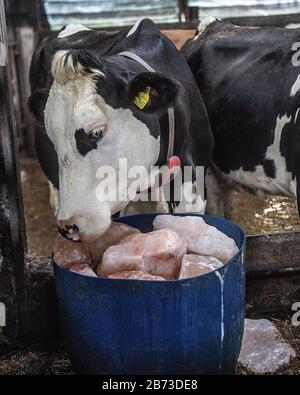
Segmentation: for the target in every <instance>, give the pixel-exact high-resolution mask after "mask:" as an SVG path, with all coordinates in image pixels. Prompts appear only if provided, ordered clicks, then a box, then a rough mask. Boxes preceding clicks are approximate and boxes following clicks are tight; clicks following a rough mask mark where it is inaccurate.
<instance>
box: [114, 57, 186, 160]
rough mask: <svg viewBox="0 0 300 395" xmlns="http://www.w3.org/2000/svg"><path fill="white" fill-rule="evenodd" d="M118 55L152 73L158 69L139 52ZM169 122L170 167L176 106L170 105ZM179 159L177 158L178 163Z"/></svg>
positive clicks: (168, 156) (168, 154) (168, 155)
mask: <svg viewBox="0 0 300 395" xmlns="http://www.w3.org/2000/svg"><path fill="white" fill-rule="evenodd" d="M118 55H120V56H124V57H126V58H129V59H132V60H135V61H136V62H137V63H139V64H141V65H142V66H143V67H145V69H146V70H148V71H150V72H151V73H155V72H156V71H155V70H154V69H153V68H152V67H151V66H150V65H149V64H148V63H147V62H145V61H144V60H143V59H142V58H140V57H139V56H138V55H137V54H135V53H133V52H129V51H124V52H120V53H119V54H118ZM168 121H169V122H168V123H169V143H168V152H167V164H168V166H169V167H172V165H171V162H172V159H173V155H174V138H175V115H174V107H173V106H172V107H168ZM178 161H179V159H178V160H176V161H175V162H176V164H177V163H178Z"/></svg>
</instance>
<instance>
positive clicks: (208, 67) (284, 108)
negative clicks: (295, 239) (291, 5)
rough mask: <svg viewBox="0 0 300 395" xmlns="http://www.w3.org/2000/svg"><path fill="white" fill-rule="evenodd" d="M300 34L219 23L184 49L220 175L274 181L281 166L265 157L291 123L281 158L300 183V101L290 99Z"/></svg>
mask: <svg viewBox="0 0 300 395" xmlns="http://www.w3.org/2000/svg"><path fill="white" fill-rule="evenodd" d="M299 34H300V29H284V28H269V27H268V28H261V29H253V28H251V27H240V26H235V25H232V24H231V23H230V22H225V21H215V22H214V23H212V24H210V25H209V28H208V29H206V31H205V34H203V35H201V36H200V37H199V38H198V39H197V40H190V41H188V42H187V43H186V44H185V45H184V46H183V47H182V53H183V54H184V56H185V58H186V59H187V61H188V63H189V66H190V67H191V69H192V72H193V74H194V76H195V79H196V81H197V84H198V87H199V88H200V91H201V93H202V95H203V98H204V102H205V105H206V108H207V111H208V115H209V118H210V121H211V125H212V130H213V134H214V137H215V149H214V154H213V160H214V162H215V164H216V165H217V166H218V167H219V169H220V170H221V171H223V172H225V173H229V172H230V171H232V170H237V169H239V168H243V170H246V171H254V170H255V168H256V167H257V166H259V165H262V166H263V167H264V170H265V172H266V174H267V176H268V177H270V178H274V177H275V176H276V163H275V162H274V161H270V160H266V159H265V157H266V152H267V150H268V147H269V146H270V145H271V144H272V143H273V142H274V131H275V129H276V126H278V127H279V126H280V120H282V118H283V117H287V119H289V117H291V121H290V122H286V124H285V125H284V127H283V129H282V131H281V135H280V142H279V154H280V155H281V156H283V157H284V158H285V163H286V171H288V172H291V173H292V175H295V174H296V178H298V179H300V165H299V166H297V157H299V153H300V133H298V131H299V130H300V127H299V124H298V123H299V122H298V121H297V122H296V123H295V121H293V119H295V114H296V113H297V111H298V109H299V107H300V95H295V96H293V97H292V96H291V87H292V86H293V85H294V83H295V81H296V80H297V78H298V75H299V67H295V66H294V65H293V62H292V57H293V55H294V54H295V51H293V50H292V48H293V44H294V43H295V42H296V41H298V39H299ZM280 76H282V77H280ZM277 122H279V123H278V125H277ZM299 189H300V187H299ZM287 192H289V191H287ZM299 202H300V197H299ZM299 210H300V205H299ZM299 212H300V211H299Z"/></svg>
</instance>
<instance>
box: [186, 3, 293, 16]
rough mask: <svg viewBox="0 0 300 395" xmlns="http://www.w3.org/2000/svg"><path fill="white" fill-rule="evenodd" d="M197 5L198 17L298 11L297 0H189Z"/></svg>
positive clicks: (193, 4) (262, 14)
mask: <svg viewBox="0 0 300 395" xmlns="http://www.w3.org/2000/svg"><path fill="white" fill-rule="evenodd" d="M189 5H190V6H198V7H199V17H200V18H203V17H206V16H210V15H213V16H216V17H218V18H230V17H241V16H268V15H287V14H296V13H299V12H300V1H297V0H190V1H189Z"/></svg>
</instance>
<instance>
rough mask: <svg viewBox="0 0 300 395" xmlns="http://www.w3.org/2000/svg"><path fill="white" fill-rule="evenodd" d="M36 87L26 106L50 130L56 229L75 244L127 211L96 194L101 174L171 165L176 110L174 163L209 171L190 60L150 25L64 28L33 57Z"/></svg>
mask: <svg viewBox="0 0 300 395" xmlns="http://www.w3.org/2000/svg"><path fill="white" fill-rule="evenodd" d="M124 51H127V52H130V53H131V54H132V53H133V54H136V55H138V57H139V59H141V60H142V61H144V62H145V64H147V65H148V66H150V67H151V68H152V69H154V70H155V72H150V71H148V70H146V68H145V65H143V64H141V62H138V61H136V60H134V59H132V58H128V57H127V56H123V55H120V53H121V52H124ZM30 81H31V87H32V96H31V97H30V99H29V107H30V109H31V111H32V113H33V114H34V115H35V117H36V118H37V120H38V121H39V123H40V125H41V126H44V130H43V131H39V132H37V136H36V148H37V153H38V158H39V161H40V163H41V166H42V168H43V169H44V171H45V173H46V175H47V176H48V178H49V179H50V181H51V182H52V184H53V185H54V186H55V187H56V188H57V189H59V209H58V214H57V220H58V226H59V228H60V231H61V233H62V234H63V235H64V236H66V237H67V238H69V239H72V240H74V241H78V240H91V239H94V238H96V237H98V236H100V235H101V234H102V233H103V232H105V231H106V229H107V228H108V226H109V225H110V222H111V215H113V214H114V213H116V212H118V211H119V210H121V209H123V208H124V207H125V206H126V205H127V204H128V202H124V201H105V199H104V201H103V199H99V196H98V197H97V196H96V189H97V185H98V183H99V180H98V179H97V177H96V174H97V170H98V169H99V168H101V167H103V166H112V167H113V168H114V169H115V170H116V171H117V172H119V171H120V169H119V168H118V166H119V162H118V160H119V159H120V158H126V159H127V161H128V167H132V166H135V165H139V166H144V167H145V168H146V169H150V167H151V166H153V165H164V164H166V162H167V149H168V140H169V136H168V134H169V118H168V108H169V107H170V106H173V108H174V121H175V133H174V150H173V152H174V155H176V156H178V157H179V158H180V161H181V165H182V166H185V165H189V166H193V167H194V166H205V167H206V166H207V165H208V162H209V160H210V157H211V152H212V146H213V136H212V133H211V129H210V124H209V121H208V117H207V113H206V109H205V106H204V104H203V100H202V97H201V95H200V93H199V91H198V88H197V85H196V83H195V80H194V78H193V76H192V73H191V71H190V70H189V67H188V65H187V64H186V61H185V59H184V57H183V56H182V55H181V54H180V53H179V52H178V51H177V49H176V48H175V46H174V45H173V44H172V43H171V41H170V40H169V39H168V38H167V37H165V36H164V35H163V34H161V33H160V31H159V29H158V27H157V26H156V25H155V24H154V23H153V22H152V21H151V20H148V19H144V20H142V21H139V22H137V23H136V24H135V25H134V26H133V27H132V28H131V29H124V30H121V31H119V32H97V31H94V30H90V29H87V28H85V27H84V26H81V25H69V26H66V27H65V28H64V29H62V30H61V31H60V33H59V34H58V35H57V36H51V37H49V38H46V39H45V40H44V41H43V42H42V44H41V45H40V46H39V47H38V48H37V50H36V51H35V53H34V55H33V59H32V65H31V71H30ZM141 92H146V93H145V94H146V95H148V97H146V99H147V100H146V101H145V102H144V103H143V106H144V105H145V107H143V106H139V105H137V104H136V97H139V94H140V93H141ZM141 107H143V108H141ZM128 181H129V186H130V185H131V184H130V182H131V181H130V180H128ZM169 203H170V202H169ZM172 203H174V202H171V203H170V204H165V205H164V209H165V210H169V209H171V208H172V207H174V205H173V204H172ZM201 203H202V207H201V209H203V205H204V202H203V201H202V202H201ZM198 206H199V205H198ZM198 208H199V207H196V208H195V210H198ZM177 209H178V210H180V209H182V208H181V206H180V204H179V206H178V207H177ZM160 210H161V208H160Z"/></svg>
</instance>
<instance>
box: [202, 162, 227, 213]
mask: <svg viewBox="0 0 300 395" xmlns="http://www.w3.org/2000/svg"><path fill="white" fill-rule="evenodd" d="M205 184H206V189H207V206H206V213H207V214H210V215H216V216H220V217H223V216H224V195H223V193H222V184H223V183H222V182H221V181H220V180H219V179H218V177H217V175H216V173H215V171H214V169H213V168H212V167H209V168H208V169H207V173H206V177H205Z"/></svg>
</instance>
